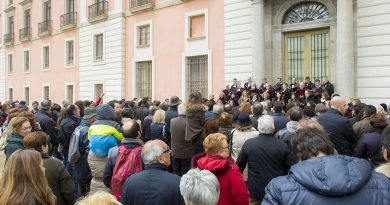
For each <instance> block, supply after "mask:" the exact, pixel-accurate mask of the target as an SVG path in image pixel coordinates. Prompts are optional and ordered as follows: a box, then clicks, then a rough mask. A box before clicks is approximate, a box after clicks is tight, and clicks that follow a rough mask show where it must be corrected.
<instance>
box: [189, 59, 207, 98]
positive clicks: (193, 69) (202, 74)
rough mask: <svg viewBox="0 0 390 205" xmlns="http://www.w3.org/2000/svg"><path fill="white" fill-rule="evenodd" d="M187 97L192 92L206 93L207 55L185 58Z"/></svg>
mask: <svg viewBox="0 0 390 205" xmlns="http://www.w3.org/2000/svg"><path fill="white" fill-rule="evenodd" d="M186 81H187V86H186V91H187V98H188V96H189V95H190V94H191V93H193V92H200V93H202V96H206V97H207V95H208V86H207V85H208V56H207V55H205V56H194V57H188V58H187V78H186Z"/></svg>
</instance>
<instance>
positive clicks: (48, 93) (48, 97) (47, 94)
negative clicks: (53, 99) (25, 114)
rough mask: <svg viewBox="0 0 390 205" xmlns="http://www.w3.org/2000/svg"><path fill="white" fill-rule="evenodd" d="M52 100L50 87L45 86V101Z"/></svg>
mask: <svg viewBox="0 0 390 205" xmlns="http://www.w3.org/2000/svg"><path fill="white" fill-rule="evenodd" d="M49 99H50V86H48V85H45V86H43V100H49Z"/></svg>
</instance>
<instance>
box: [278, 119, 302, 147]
mask: <svg viewBox="0 0 390 205" xmlns="http://www.w3.org/2000/svg"><path fill="white" fill-rule="evenodd" d="M298 125H299V122H298V121H290V122H288V123H287V124H286V128H283V129H281V130H279V131H278V132H277V133H276V134H275V137H276V138H277V139H280V140H282V141H283V142H285V143H286V144H287V146H288V147H289V148H291V138H292V137H293V136H294V134H295V133H296V131H297V128H298Z"/></svg>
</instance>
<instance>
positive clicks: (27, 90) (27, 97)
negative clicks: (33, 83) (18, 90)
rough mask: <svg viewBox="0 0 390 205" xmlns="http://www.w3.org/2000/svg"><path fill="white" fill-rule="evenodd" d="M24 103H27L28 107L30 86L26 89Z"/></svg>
mask: <svg viewBox="0 0 390 205" xmlns="http://www.w3.org/2000/svg"><path fill="white" fill-rule="evenodd" d="M24 101H26V104H27V105H28V104H29V102H30V87H28V86H26V87H24Z"/></svg>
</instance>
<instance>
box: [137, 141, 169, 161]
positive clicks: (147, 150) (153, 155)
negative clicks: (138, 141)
mask: <svg viewBox="0 0 390 205" xmlns="http://www.w3.org/2000/svg"><path fill="white" fill-rule="evenodd" d="M153 141H154V140H153ZM153 141H149V143H152V142H153ZM163 152H164V150H163V148H162V147H161V146H159V144H157V143H153V144H152V145H150V146H146V144H145V146H144V148H143V149H142V151H141V157H142V161H143V162H144V164H154V163H157V157H158V156H161V155H162V154H163Z"/></svg>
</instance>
